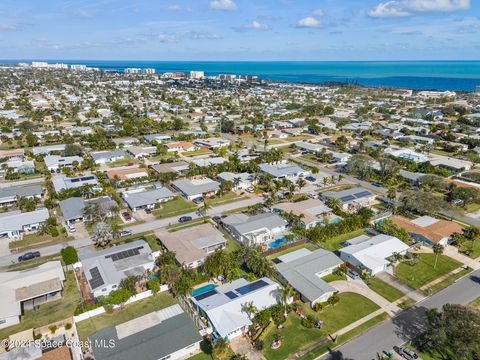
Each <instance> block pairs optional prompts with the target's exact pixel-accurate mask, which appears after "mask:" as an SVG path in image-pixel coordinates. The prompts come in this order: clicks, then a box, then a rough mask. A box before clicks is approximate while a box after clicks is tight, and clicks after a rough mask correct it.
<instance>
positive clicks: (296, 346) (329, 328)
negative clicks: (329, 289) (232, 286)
mask: <svg viewBox="0 0 480 360" xmlns="http://www.w3.org/2000/svg"><path fill="white" fill-rule="evenodd" d="M338 296H339V297H340V301H339V302H338V304H336V305H335V306H328V307H326V308H325V309H324V310H323V311H322V312H319V313H316V312H314V311H313V310H311V309H310V308H309V307H308V306H307V305H305V304H302V312H303V313H304V314H307V315H308V314H313V315H314V316H315V317H316V318H318V319H319V320H322V321H323V322H324V324H323V327H322V329H320V330H319V329H315V328H312V329H307V328H305V327H304V326H302V325H301V323H300V321H301V319H300V318H299V317H298V316H297V315H296V314H295V313H294V312H291V313H290V314H289V315H288V317H287V321H286V322H285V323H284V324H283V325H284V327H285V328H284V329H283V330H280V331H279V330H276V329H275V328H274V330H272V331H270V333H269V334H268V335H267V336H266V338H265V345H264V350H263V355H265V357H266V358H267V359H287V358H288V357H290V356H292V355H293V354H295V353H297V352H298V351H301V350H305V349H306V348H308V347H310V346H312V345H314V344H315V343H318V342H321V341H323V340H326V339H327V335H328V334H333V333H335V332H336V331H338V330H340V329H342V328H344V327H345V326H347V325H349V324H351V323H353V322H355V321H357V320H359V319H361V318H363V317H365V316H366V315H368V314H370V313H372V312H374V311H376V310H378V308H379V307H378V306H377V305H376V304H375V303H373V302H372V301H370V300H369V299H367V298H365V297H363V296H361V295H358V294H354V293H341V294H339V295H338ZM276 334H280V335H281V336H282V346H281V347H280V348H279V349H276V350H273V349H271V348H270V344H271V343H272V342H273V340H274V337H275V335H276Z"/></svg>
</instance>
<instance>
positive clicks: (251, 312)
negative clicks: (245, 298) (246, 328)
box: [243, 301, 258, 320]
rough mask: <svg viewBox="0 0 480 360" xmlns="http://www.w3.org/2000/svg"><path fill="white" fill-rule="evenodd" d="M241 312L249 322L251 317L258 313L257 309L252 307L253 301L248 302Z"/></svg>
mask: <svg viewBox="0 0 480 360" xmlns="http://www.w3.org/2000/svg"><path fill="white" fill-rule="evenodd" d="M243 311H244V312H245V313H246V314H247V316H248V318H249V319H250V320H251V319H252V317H253V315H255V314H256V313H257V312H258V309H257V308H256V307H255V305H253V301H249V302H248V303H246V304H245V305H244V306H243Z"/></svg>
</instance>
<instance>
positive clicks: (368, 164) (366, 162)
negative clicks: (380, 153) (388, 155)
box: [346, 154, 374, 179]
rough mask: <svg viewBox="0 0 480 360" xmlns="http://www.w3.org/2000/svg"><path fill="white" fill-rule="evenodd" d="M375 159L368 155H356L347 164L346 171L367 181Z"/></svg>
mask: <svg viewBox="0 0 480 360" xmlns="http://www.w3.org/2000/svg"><path fill="white" fill-rule="evenodd" d="M373 164H374V159H373V158H372V157H370V156H368V155H363V154H355V155H353V156H352V157H351V158H350V159H349V160H348V162H347V167H346V171H347V173H349V174H352V175H355V176H358V177H360V178H361V179H367V178H368V176H369V174H370V172H371V169H372V166H373Z"/></svg>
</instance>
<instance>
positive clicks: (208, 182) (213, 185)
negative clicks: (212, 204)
mask: <svg viewBox="0 0 480 360" xmlns="http://www.w3.org/2000/svg"><path fill="white" fill-rule="evenodd" d="M172 187H173V188H174V189H175V190H177V191H179V192H181V193H182V195H183V196H185V197H186V198H187V199H188V200H193V199H195V198H199V197H201V196H203V195H204V194H207V195H210V194H215V193H216V192H217V191H218V190H220V184H219V183H218V182H216V181H213V180H212V179H209V178H204V179H193V180H188V179H181V180H175V181H174V182H173V183H172Z"/></svg>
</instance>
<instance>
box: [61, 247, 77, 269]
mask: <svg viewBox="0 0 480 360" xmlns="http://www.w3.org/2000/svg"><path fill="white" fill-rule="evenodd" d="M60 254H61V255H62V259H63V262H64V263H65V265H71V264H75V263H76V262H77V261H78V254H77V250H76V249H75V248H74V247H73V246H67V247H66V248H63V249H62V250H60Z"/></svg>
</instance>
